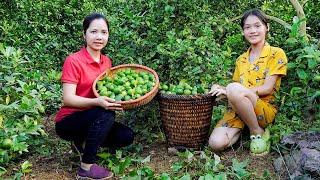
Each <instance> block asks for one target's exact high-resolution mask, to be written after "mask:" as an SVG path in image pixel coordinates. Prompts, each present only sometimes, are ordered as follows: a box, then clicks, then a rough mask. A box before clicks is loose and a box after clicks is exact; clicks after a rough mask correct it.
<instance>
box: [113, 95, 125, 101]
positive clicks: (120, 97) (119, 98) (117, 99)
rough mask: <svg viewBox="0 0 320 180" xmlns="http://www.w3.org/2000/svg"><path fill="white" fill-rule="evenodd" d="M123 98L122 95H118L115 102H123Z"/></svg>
mask: <svg viewBox="0 0 320 180" xmlns="http://www.w3.org/2000/svg"><path fill="white" fill-rule="evenodd" d="M122 98H123V96H122V95H121V94H118V95H116V97H115V98H114V100H115V101H121V100H122Z"/></svg>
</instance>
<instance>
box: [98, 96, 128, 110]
mask: <svg viewBox="0 0 320 180" xmlns="http://www.w3.org/2000/svg"><path fill="white" fill-rule="evenodd" d="M96 102H97V106H100V107H103V108H104V109H107V110H115V111H122V110H123V108H122V107H121V104H118V103H114V102H115V101H114V100H110V99H107V97H105V96H100V97H98V98H96Z"/></svg>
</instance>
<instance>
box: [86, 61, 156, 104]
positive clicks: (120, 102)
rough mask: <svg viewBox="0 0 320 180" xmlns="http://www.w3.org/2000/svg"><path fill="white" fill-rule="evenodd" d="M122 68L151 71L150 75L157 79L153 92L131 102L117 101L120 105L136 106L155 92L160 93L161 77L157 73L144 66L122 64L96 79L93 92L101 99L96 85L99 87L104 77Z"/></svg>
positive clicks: (109, 69)
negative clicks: (99, 82)
mask: <svg viewBox="0 0 320 180" xmlns="http://www.w3.org/2000/svg"><path fill="white" fill-rule="evenodd" d="M122 68H138V69H142V70H145V71H149V72H150V73H152V74H153V76H154V77H155V85H154V86H153V88H152V89H151V91H149V92H147V93H146V94H144V95H143V96H141V97H139V98H137V99H134V100H132V99H130V100H129V101H116V103H118V104H121V105H129V104H135V103H137V102H140V101H143V100H145V99H147V98H148V97H149V96H150V95H152V94H153V93H156V92H155V91H158V89H159V84H160V82H159V76H158V74H157V73H156V71H154V70H153V69H151V68H149V67H147V66H144V65H140V64H121V65H117V66H114V67H112V68H108V69H106V70H105V71H104V72H103V73H101V74H100V75H99V76H98V77H97V78H96V79H95V81H94V82H93V84H92V90H93V93H94V95H95V96H96V97H100V95H99V93H98V92H97V90H96V85H97V82H98V81H99V80H101V79H103V78H104V76H108V75H109V74H110V73H112V72H113V71H115V70H118V69H122ZM104 97H106V99H107V100H108V101H114V99H111V98H109V97H107V96H104Z"/></svg>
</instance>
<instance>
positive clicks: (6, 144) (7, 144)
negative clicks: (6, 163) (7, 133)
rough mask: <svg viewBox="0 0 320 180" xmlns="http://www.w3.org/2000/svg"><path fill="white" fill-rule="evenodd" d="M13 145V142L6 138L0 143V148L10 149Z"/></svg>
mask: <svg viewBox="0 0 320 180" xmlns="http://www.w3.org/2000/svg"><path fill="white" fill-rule="evenodd" d="M12 145H13V141H12V140H11V139H9V138H6V139H4V140H3V141H2V147H4V148H6V149H10V148H11V147H12Z"/></svg>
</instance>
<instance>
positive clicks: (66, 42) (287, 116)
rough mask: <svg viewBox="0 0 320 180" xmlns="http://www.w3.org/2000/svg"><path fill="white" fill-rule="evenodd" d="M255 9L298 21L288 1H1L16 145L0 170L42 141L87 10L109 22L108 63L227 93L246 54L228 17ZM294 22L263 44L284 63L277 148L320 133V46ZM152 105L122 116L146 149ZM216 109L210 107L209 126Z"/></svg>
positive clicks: (0, 132)
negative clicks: (290, 138)
mask: <svg viewBox="0 0 320 180" xmlns="http://www.w3.org/2000/svg"><path fill="white" fill-rule="evenodd" d="M79 7H81V8H79ZM226 7H227V8H226ZM254 7H260V8H261V9H263V10H264V11H265V12H266V13H267V14H268V15H272V16H275V17H281V18H282V19H283V20H284V21H286V22H288V23H289V24H291V21H292V18H293V16H294V15H295V14H296V12H295V10H294V8H293V7H292V5H291V4H290V2H289V1H264V2H263V3H262V2H261V1H259V0H251V1H241V0H236V1H205V0H198V1H190V0H180V1H178V0H172V1H166V0H153V1H144V0H134V1H125V0H118V1H87V0H71V1H67V0H47V1H41V0H35V1H30V0H11V1H3V2H1V3H0V28H1V31H0V39H1V43H2V44H1V45H0V52H1V53H0V60H1V62H2V63H1V71H0V82H1V92H0V103H1V104H0V122H2V123H1V124H2V126H0V127H1V129H0V141H3V140H5V139H7V138H10V139H11V140H12V141H13V144H14V145H13V146H12V148H11V147H10V148H9V149H1V152H0V154H2V156H1V158H0V163H1V164H5V163H8V162H9V161H10V159H11V158H14V157H17V155H19V154H20V153H22V152H25V151H27V148H28V144H29V140H31V139H32V138H34V137H35V135H37V134H39V133H40V134H43V132H42V130H41V125H40V124H41V123H39V120H41V119H42V117H43V116H45V115H47V114H53V113H55V112H56V110H57V109H58V107H59V106H60V104H61V102H60V99H61V85H60V83H59V81H58V80H59V77H60V71H61V68H62V64H63V60H64V58H65V57H66V56H67V55H68V54H70V53H71V52H75V51H77V50H78V49H79V48H80V47H81V46H82V45H83V38H82V31H81V29H82V28H81V23H82V19H83V18H84V17H85V16H86V15H87V14H89V13H90V12H94V11H96V12H102V13H104V14H105V15H106V16H107V18H108V19H109V21H110V40H109V44H108V46H107V48H106V49H105V52H106V54H108V55H109V56H110V57H111V58H112V59H113V64H114V65H118V64H123V63H138V64H144V65H146V66H149V67H151V68H153V69H155V70H156V71H157V72H158V74H159V76H160V80H161V82H164V83H167V84H169V83H173V84H175V83H177V82H178V81H179V80H181V79H184V80H186V81H189V82H190V83H202V84H206V85H210V84H211V83H220V84H224V85H225V84H227V83H228V82H230V80H231V75H232V72H233V67H234V61H235V58H236V57H238V56H239V55H240V54H241V53H242V52H243V51H245V50H246V49H247V46H248V45H247V44H246V43H245V42H244V41H243V39H242V35H241V28H240V27H239V25H238V24H239V23H238V22H239V20H235V21H232V19H233V18H235V17H237V16H239V15H241V14H242V13H243V12H244V11H245V10H247V9H250V8H254ZM319 7H320V5H319V2H318V1H316V2H311V1H306V4H305V13H306V17H307V24H308V26H310V27H309V29H308V33H309V36H310V37H319V18H318V17H319V16H320V11H319ZM298 23H301V22H294V24H293V26H292V30H291V31H290V30H288V29H285V28H284V27H282V26H281V25H279V24H277V23H275V22H271V32H270V34H269V39H268V41H269V42H270V44H272V45H275V46H279V47H282V48H283V49H284V50H285V51H286V53H287V56H288V58H289V62H290V63H289V71H288V76H287V77H286V78H285V79H283V83H282V87H281V93H280V94H279V98H278V100H279V104H280V105H281V106H280V111H279V114H278V116H277V120H276V123H275V126H273V130H274V132H275V135H276V139H275V140H279V138H280V137H281V136H282V135H283V134H284V133H290V132H292V131H295V130H300V129H309V128H310V127H313V128H314V129H315V130H318V129H319V124H320V122H319V121H320V120H319V119H320V115H319V94H320V93H319V81H318V80H317V79H318V77H319V73H320V72H319V42H318V41H319V40H312V41H309V42H308V41H305V39H303V38H300V36H299V33H298V28H297V27H298ZM288 37H289V38H288ZM317 44H318V46H317ZM20 49H21V50H20ZM150 107H152V109H151V110H150V109H148V108H146V107H142V108H139V109H137V110H136V111H131V112H127V114H125V116H126V117H124V118H123V119H130V122H128V123H129V124H130V125H131V126H134V127H135V130H136V131H137V132H138V133H139V134H140V135H141V136H142V137H148V138H147V142H152V139H150V137H155V138H158V137H159V135H158V134H159V131H160V130H159V126H160V122H159V114H157V113H158V112H159V111H157V108H158V107H157V105H154V104H153V105H152V106H150ZM222 109H223V108H222V107H221V106H219V107H218V108H216V110H215V112H214V114H215V117H213V122H215V121H216V120H218V119H219V117H220V116H221V113H222V111H223V110H222ZM149 134H152V135H153V136H152V135H151V136H147V135H149ZM143 140H145V139H143ZM7 142H9V141H7ZM8 144H10V143H8ZM6 147H7V146H6Z"/></svg>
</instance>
